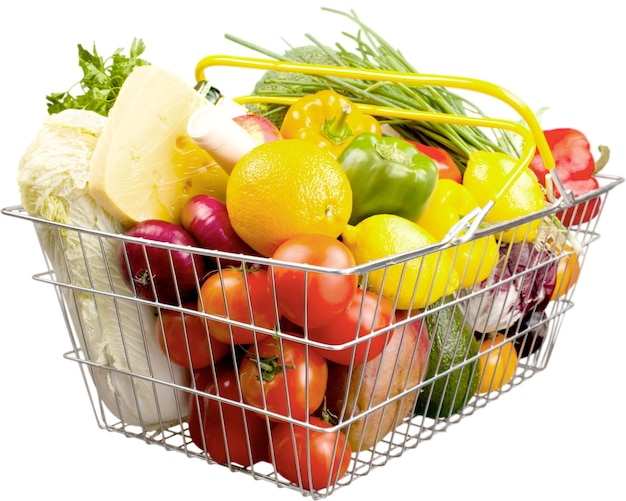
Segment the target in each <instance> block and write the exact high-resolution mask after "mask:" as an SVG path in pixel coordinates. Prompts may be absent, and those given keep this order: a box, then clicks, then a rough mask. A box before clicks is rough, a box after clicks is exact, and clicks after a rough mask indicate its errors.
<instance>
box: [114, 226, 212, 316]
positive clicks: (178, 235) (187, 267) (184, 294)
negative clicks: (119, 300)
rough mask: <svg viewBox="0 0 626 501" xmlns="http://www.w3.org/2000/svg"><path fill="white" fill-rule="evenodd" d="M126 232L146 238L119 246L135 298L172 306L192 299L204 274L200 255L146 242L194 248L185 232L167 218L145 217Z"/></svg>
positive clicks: (123, 265)
mask: <svg viewBox="0 0 626 501" xmlns="http://www.w3.org/2000/svg"><path fill="white" fill-rule="evenodd" d="M126 235H127V236H131V237H136V238H143V239H146V242H145V243H135V242H124V245H123V246H120V253H119V262H120V267H121V269H122V273H123V276H124V278H125V280H126V281H127V282H128V284H129V285H130V286H131V288H134V290H135V293H136V294H137V297H140V298H142V299H147V300H149V301H155V300H156V301H159V302H161V303H166V304H173V305H178V304H181V303H183V302H184V301H186V300H195V298H196V297H197V294H198V290H199V284H200V283H201V282H202V277H203V276H204V271H205V261H204V256H202V255H200V254H194V253H193V252H186V251H183V250H176V249H167V248H164V247H155V246H153V245H150V242H149V240H152V241H157V242H163V243H168V244H174V245H183V246H191V247H198V243H197V242H196V241H195V239H194V238H193V236H192V235H191V234H190V233H189V232H187V231H186V230H185V229H184V228H182V227H180V226H178V225H176V224H173V223H170V222H167V221H161V220H157V219H149V220H146V221H142V222H140V223H137V224H136V225H135V226H133V227H132V228H130V230H128V231H127V232H126Z"/></svg>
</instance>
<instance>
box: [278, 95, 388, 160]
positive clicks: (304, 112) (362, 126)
mask: <svg viewBox="0 0 626 501" xmlns="http://www.w3.org/2000/svg"><path fill="white" fill-rule="evenodd" d="M363 132H368V133H372V134H374V135H376V136H377V137H379V136H380V135H381V134H382V133H381V130H380V123H379V122H378V120H377V119H376V118H375V117H373V116H372V115H368V114H366V113H363V112H362V111H361V110H360V109H359V108H358V106H357V105H356V104H355V103H353V102H352V101H351V100H349V99H348V98H346V97H345V96H343V95H341V94H339V93H338V92H335V91H334V90H330V89H323V90H319V91H317V92H314V93H311V94H305V95H304V96H302V97H300V98H299V99H298V100H297V101H296V102H295V103H293V104H292V105H291V106H290V107H289V109H288V110H287V112H286V113H285V116H284V117H283V122H282V125H281V127H280V133H281V134H282V136H283V137H284V138H286V139H305V140H307V141H311V142H313V143H315V144H317V145H319V146H320V147H322V148H324V149H325V150H326V151H328V152H329V153H330V154H331V155H332V156H333V157H335V158H338V157H339V156H340V155H341V153H342V152H343V151H344V150H345V148H346V147H347V146H348V145H350V144H351V143H352V141H353V140H354V139H356V137H357V136H359V135H360V134H361V133H363Z"/></svg>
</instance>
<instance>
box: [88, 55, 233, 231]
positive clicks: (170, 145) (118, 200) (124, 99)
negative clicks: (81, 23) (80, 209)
mask: <svg viewBox="0 0 626 501" xmlns="http://www.w3.org/2000/svg"><path fill="white" fill-rule="evenodd" d="M206 104H207V101H206V99H205V97H203V96H202V95H201V94H200V93H198V92H197V91H195V90H194V89H193V87H192V86H190V85H189V84H188V83H187V82H185V81H184V80H182V79H181V78H179V77H178V76H177V75H175V74H174V73H172V72H171V71H169V70H166V69H163V68H159V67H158V66H154V65H150V66H141V67H138V68H136V69H135V70H134V71H133V72H132V73H131V74H130V75H129V76H128V78H127V79H126V81H125V82H124V84H123V85H122V87H121V89H120V92H119V94H118V96H117V100H116V102H115V104H114V106H113V107H112V108H111V110H110V112H109V117H108V121H107V124H106V126H105V128H104V130H103V132H102V136H101V137H100V140H99V141H98V144H97V146H96V148H95V150H94V153H93V158H92V166H91V170H90V174H89V190H90V193H91V194H92V196H93V197H94V198H95V199H96V200H97V201H98V203H100V204H101V205H102V206H104V207H105V208H106V209H107V210H108V211H109V212H110V213H111V214H112V215H113V216H114V217H115V218H117V219H118V220H119V221H121V222H122V223H123V224H124V225H125V226H131V225H133V224H135V223H137V222H139V221H143V220H146V219H161V220H164V221H168V222H171V223H176V224H178V223H179V222H180V209H181V207H182V206H183V204H184V203H185V201H186V200H188V199H189V198H191V197H192V196H194V195H196V194H198V193H206V194H210V195H212V196H214V197H216V198H218V199H220V200H224V199H225V196H226V183H227V181H228V175H227V174H226V173H225V172H224V171H223V169H222V168H221V167H220V166H219V165H218V164H216V163H215V162H214V161H213V159H212V158H211V157H210V156H209V154H208V153H207V152H205V151H204V150H203V149H202V148H200V147H199V146H198V145H197V144H195V143H194V142H193V141H192V140H191V138H190V137H189V136H188V135H187V133H186V130H187V122H188V120H189V117H190V116H191V115H192V114H193V112H194V111H195V110H197V109H199V108H200V107H202V106H205V105H206Z"/></svg>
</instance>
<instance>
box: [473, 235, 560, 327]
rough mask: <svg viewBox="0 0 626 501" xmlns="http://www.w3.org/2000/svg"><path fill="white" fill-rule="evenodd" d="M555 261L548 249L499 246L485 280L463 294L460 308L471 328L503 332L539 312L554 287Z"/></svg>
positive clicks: (544, 305) (515, 244) (528, 244)
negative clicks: (496, 256)
mask: <svg viewBox="0 0 626 501" xmlns="http://www.w3.org/2000/svg"><path fill="white" fill-rule="evenodd" d="M557 267H558V260H557V259H555V258H554V254H553V253H552V251H551V250H549V249H540V248H536V247H535V246H534V245H533V244H532V243H528V242H519V243H512V244H503V245H501V246H500V257H499V259H498V263H497V265H496V266H495V268H494V270H493V272H492V273H491V275H490V276H489V278H488V279H486V280H485V281H483V282H482V283H480V284H479V285H478V287H477V288H475V289H473V290H472V291H469V292H467V293H466V295H467V300H466V301H465V302H464V303H465V304H464V309H465V314H466V318H467V320H468V321H469V322H470V325H472V326H473V329H474V330H475V331H477V332H482V333H493V332H497V331H501V330H504V329H507V328H508V327H510V326H511V325H513V324H515V323H516V322H518V321H520V320H521V319H522V318H523V317H525V316H526V315H527V314H529V313H530V312H533V311H535V312H539V313H540V312H542V311H544V310H545V308H546V306H547V305H548V303H549V302H550V296H551V295H552V291H553V290H554V287H555V285H556V273H557Z"/></svg>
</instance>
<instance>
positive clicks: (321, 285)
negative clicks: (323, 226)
mask: <svg viewBox="0 0 626 501" xmlns="http://www.w3.org/2000/svg"><path fill="white" fill-rule="evenodd" d="M272 258H273V259H275V260H277V261H285V262H288V263H293V265H294V266H293V267H288V266H280V265H278V264H276V265H272V266H271V267H270V269H269V270H270V272H269V273H268V286H269V287H270V290H272V289H273V290H274V291H275V293H276V302H277V303H278V308H279V310H280V313H281V314H282V315H283V316H284V317H285V318H287V319H288V320H290V321H291V322H293V323H295V324H296V325H299V326H301V327H304V326H306V327H307V328H308V329H315V328H319V327H323V326H325V325H329V324H330V323H333V322H334V321H335V319H336V318H337V317H338V316H339V315H341V314H342V313H343V312H344V311H345V310H346V308H348V306H349V305H350V303H351V302H352V300H353V298H354V295H355V294H356V292H357V286H358V276H357V275H356V274H354V273H352V274H342V273H324V272H321V271H320V272H318V271H305V270H303V269H297V268H296V267H295V266H296V265H308V266H319V267H325V268H331V269H333V270H345V269H349V268H352V267H354V266H355V265H356V262H355V260H354V256H353V255H352V253H351V252H350V250H349V249H348V248H347V247H346V246H345V245H344V244H343V243H342V242H340V241H339V240H337V239H336V238H333V237H330V236H327V235H319V234H304V235H298V236H295V237H291V238H289V239H287V240H286V241H285V242H283V243H282V244H280V245H279V246H278V248H277V249H276V250H275V251H274V253H273V254H272ZM305 305H306V307H305Z"/></svg>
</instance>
